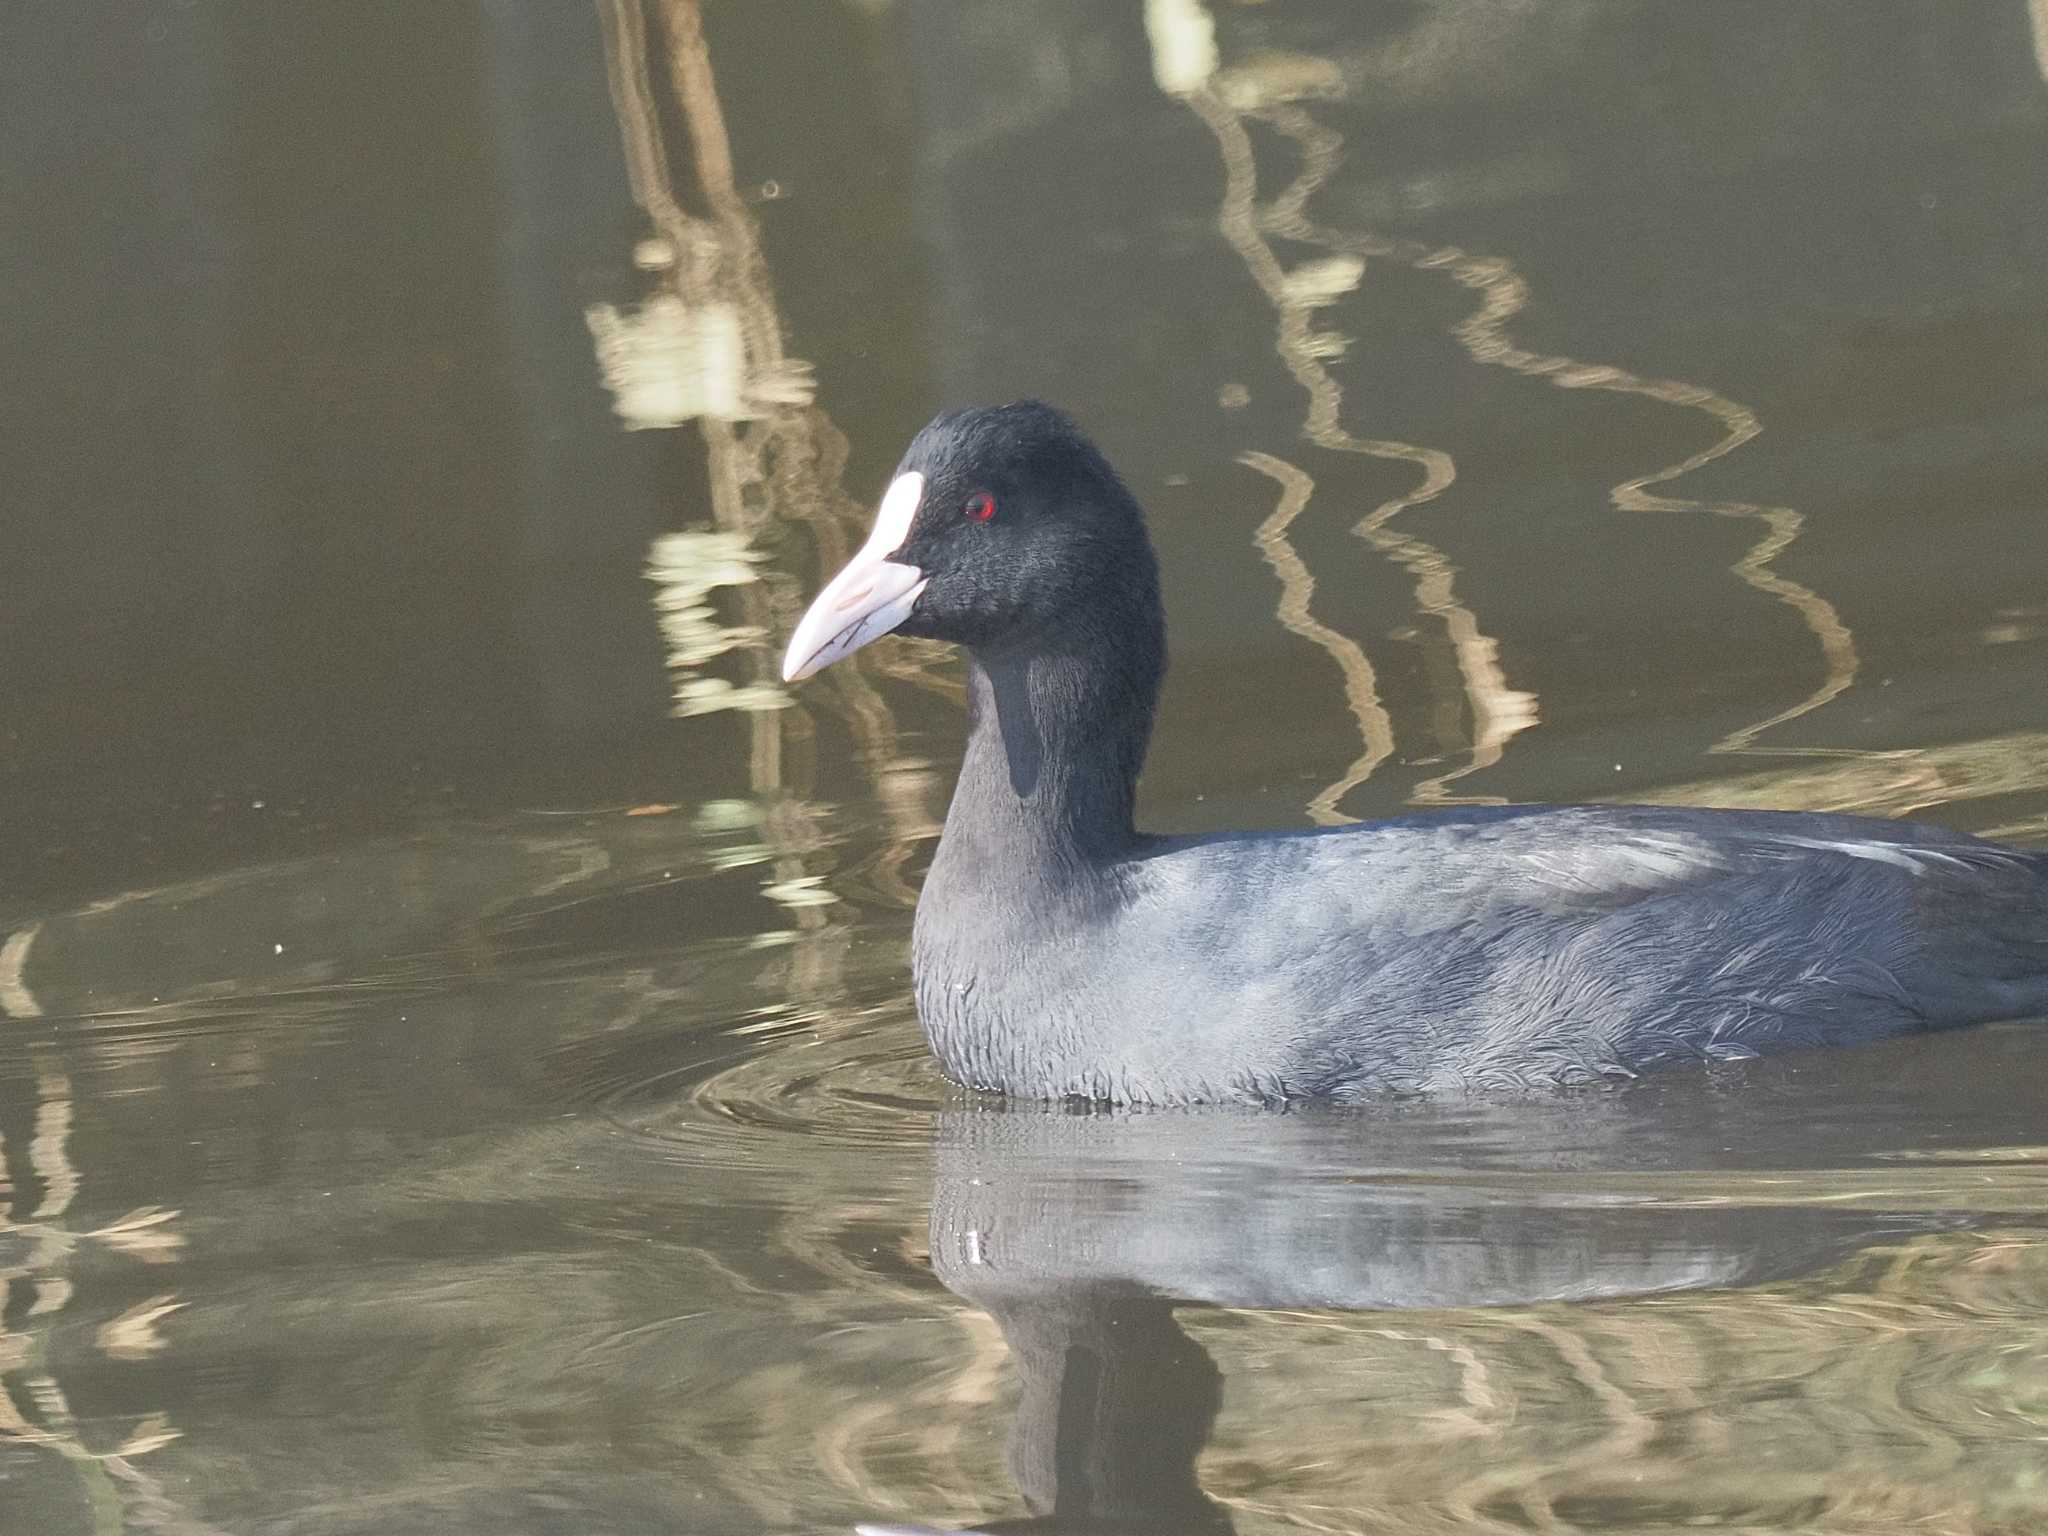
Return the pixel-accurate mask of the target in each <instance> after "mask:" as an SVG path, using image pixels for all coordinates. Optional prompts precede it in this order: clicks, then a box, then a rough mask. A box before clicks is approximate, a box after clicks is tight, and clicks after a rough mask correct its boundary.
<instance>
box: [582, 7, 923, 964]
mask: <svg viewBox="0 0 2048 1536" xmlns="http://www.w3.org/2000/svg"><path fill="white" fill-rule="evenodd" d="M599 11H600V15H601V17H602V18H603V21H604V27H605V40H606V59H607V65H608V68H609V71H610V76H611V86H612V99H613V104H614V106H615V108H616V111H617V116H618V122H619V130H620V138H621V143H622V146H623V150H624V155H625V161H626V168H627V175H628V180H629V183H630V185H631V187H632V190H633V196H634V199H635V201H636V202H637V203H638V204H639V205H640V207H641V208H642V210H643V211H644V212H645V213H646V215H647V217H648V219H649V221H650V222H651V223H652V225H653V226H654V231H655V233H654V235H653V236H652V237H651V238H648V239H644V240H642V241H641V243H640V245H639V246H638V247H637V248H636V262H637V264H638V265H639V266H640V268H641V269H642V270H643V271H645V272H646V273H647V274H648V278H649V282H650V284H651V285H652V288H651V291H650V293H649V295H648V297H647V299H646V300H645V301H644V302H643V303H642V304H641V305H640V306H639V307H638V308H637V309H635V310H632V311H629V312H628V311H620V310H618V309H615V308H611V307H599V308H596V309H593V310H592V311H591V312H590V314H589V316H588V318H589V321H590V326H591V334H592V337H593V341H594V343H595V345H596V348H597V354H598V360H599V365H600V368H601V369H602V371H603V373H604V376H605V379H606V382H607V384H608V385H609V387H610V388H611V390H612V394H613V399H614V402H615V406H616V409H617V410H618V412H619V414H620V416H621V417H622V418H624V419H625V420H626V421H627V422H628V424H629V425H633V426H641V427H676V426H680V425H682V424H684V423H686V422H694V423H695V424H696V426H697V429H698V431H699V432H700V433H701V435H702V437H703V440H704V444H705V448H706V457H707V461H708V465H709V491H710V513H711V517H710V526H709V527H700V528H695V529H687V530H682V531H679V532H676V533H673V534H669V535H665V536H664V537H662V538H661V539H659V540H657V541H656V542H655V544H654V545H653V547H652V548H651V550H650V551H649V556H648V568H647V574H648V576H649V578H650V579H651V580H652V581H653V582H654V584H655V588H656V595H655V600H654V601H655V611H656V615H657V618H658V620H659V622H660V624H661V628H662V635H663V639H664V641H665V644H666V649H667V653H668V662H669V669H670V676H671V679H672V684H673V690H674V699H675V711H676V713H677V714H679V715H707V714H714V713H719V712H724V711H732V712H734V713H736V714H737V715H739V716H740V717H741V718H742V719H743V720H744V728H745V730H746V732H747V737H748V780H749V787H750V789H751V790H752V792H753V794H754V795H755V796H756V797H757V798H759V799H760V800H761V801H762V802H763V805H764V813H763V827H762V830H763V835H764V837H765V839H766V841H767V842H768V843H769V844H770V845H771V846H772V847H773V848H774V849H775V851H776V857H775V858H774V859H773V860H772V862H771V866H770V868H769V869H768V870H766V871H765V872H764V878H763V881H762V889H763V892H764V893H765V894H766V895H767V896H768V897H769V899H770V900H772V901H775V902H776V903H778V904H779V905H780V906H782V907H783V909H784V910H785V911H787V912H788V913H789V914H790V921H791V925H792V927H793V928H794V929H795V930H796V931H797V932H798V933H800V934H804V935H811V936H822V935H823V934H824V933H825V932H826V931H827V930H828V929H829V928H830V927H831V926H832V920H831V918H830V916H829V914H828V910H827V909H828V908H829V907H830V906H831V904H832V903H833V902H834V901H835V900H836V899H837V898H836V896H835V895H834V892H833V890H832V889H831V888H830V887H828V886H827V885H826V884H825V882H824V880H823V878H822V877H821V876H819V875H818V874H817V873H816V872H815V871H814V870H813V869H812V868H811V867H810V865H811V862H812V860H813V858H814V856H815V855H816V854H818V853H819V851H820V850H822V849H823V848H824V847H825V845H826V834H825V832H824V829H823V827H822V825H821V824H820V820H819V815H818V812H817V810H816V809H815V808H814V807H813V806H812V805H811V804H810V802H809V789H810V784H811V781H812V777H813V766H814V762H813V757H814V743H815V736H816V727H815V724H814V722H813V720H812V717H811V715H810V713H809V711H808V710H807V709H804V708H800V707H796V706H795V705H794V704H793V701H792V700H791V698H790V695H789V694H788V692H787V691H786V690H785V689H784V688H783V686H782V683H781V680H780V678H779V677H778V676H777V673H776V666H775V655H774V649H775V648H774V645H773V643H772V642H773V639H774V637H776V636H778V635H782V634H786V633H787V632H788V630H789V628H790V627H791V625H792V624H793V623H794V621H795V618H796V614H797V610H798V608H799V606H800V596H801V588H800V585H799V582H798V581H797V579H796V577H795V575H794V574H793V573H791V572H789V571H788V570H786V569H783V568H782V567H781V566H780V565H778V563H777V562H775V561H774V560H772V559H771V557H770V555H771V549H772V548H773V547H774V545H775V543H776V536H777V535H778V534H779V533H780V532H781V531H782V530H783V529H785V528H787V527H788V526H789V525H790V524H792V523H794V524H797V525H799V526H802V527H803V528H805V529H806V530H807V532H808V533H809V535H810V543H811V545H812V548H813V549H814V550H815V551H816V555H817V563H818V566H819V567H820V568H821V569H824V570H829V569H831V568H834V567H836V566H837V565H839V564H840V563H842V562H843V561H844V560H845V558H846V557H847V555H848V554H849V553H850V550H851V548H852V544H853V543H854V542H857V534H856V532H855V531H856V530H858V529H859V528H860V527H861V525H862V524H863V523H864V522H865V519H866V516H867V512H866V509H865V508H864V507H862V506H860V505H859V504H858V503H856V502H855V501H854V500H853V498H852V497H850V496H849V495H848V494H847V492H846V490H845V487H844V485H843V475H844V471H845V467H846V459H847V443H846V439H845V436H844V434H842V433H841V432H840V431H839V430H838V428H837V427H836V426H835V425H834V424H833V423H832V421H831V418H830V417H829V416H827V415H826V414H825V412H824V411H823V410H821V409H820V408H819V407H818V406H817V405H816V404H815V402H814V398H813V396H814V386H813V382H812V378H811V370H810V367H809V365H808V364H806V363H804V362H802V361H800V360H798V359H795V358H792V357H790V356H789V355H788V353H787V352H786V350H785V347H784V340H783V329H782V321H781V316H780V313H779V311H778V309H777V305H776V299H775V292H774V286H773V282H772V277H771V274H770V272H769V270H768V266H767V262H766V260H765V258H764V256H763V254H762V251H761V245H760V237H759V231H758V229H757V227H756V225H755V221H754V218H753V215H752V213H751V212H750V210H749V209H748V207H747V204H746V200H745V199H744V198H743V197H742V195H741V194H740V192H739V190H738V188H737V186H736V185H735V183H734V179H733V163H732V150H731V145H730V143H729V141H728V138H727V134H726V127H725V121H724V117H723V114H722V112H721V109H720V106H719V100H718V92H717V82H716V79H715V76H714V73H713V69H712V63H711V55H710V49H709V47H708V45H707V43H706V40H705V36H704V30H703V20H702V15H701V12H700V7H699V5H698V3H697V0H660V3H659V4H657V5H655V6H654V7H652V8H651V19H650V11H649V9H648V8H643V7H642V6H641V5H639V4H637V3H634V0H605V3H603V4H601V5H600V7H599ZM657 54H659V55H660V56H661V57H662V60H663V62H664V63H665V74H666V89H667V92H668V95H669V99H670V101H672V103H673V106H674V112H675V116H676V118H677V120H678V121H680V123H681V125H682V130H683V136H684V138H685V140H686V141H687V151H688V154H689V156H690V168H691V172H692V176H691V181H692V184H693V185H694V186H695V187H696V188H697V189H698V195H699V196H700V197H701V198H702V201H703V204H704V211H703V212H695V211H692V210H690V209H687V208H685V207H684V205H683V201H682V199H681V197H679V196H678V194H677V192H676V190H675V180H674V178H673V176H672V174H671V171H670V167H669V159H668V151H667V148H666V143H665V138H664V128H663V115H662V112H661V110H660V108H659V106H658V100H659V98H660V97H661V94H662V91H663V84H662V74H663V70H662V68H661V67H660V65H658V64H657V62H656V60H657ZM714 663H720V664H721V665H722V668H723V670H719V671H714V670H712V666H713V664H714ZM931 667H932V654H931V652H930V651H929V650H923V651H920V650H916V649H913V648H911V647H910V646H908V645H907V644H898V645H895V646H879V647H874V648H872V649H871V650H869V651H867V652H863V653H862V655H861V656H860V657H858V658H854V659H852V660H851V661H849V662H848V663H847V664H843V665H841V666H839V667H836V668H834V669H833V674H832V676H831V677H830V678H829V679H827V680H826V681H825V682H824V683H823V684H822V685H821V686H819V687H818V688H815V689H813V690H811V691H810V692H809V693H808V694H807V698H809V699H822V700H823V701H824V702H825V703H826V705H827V707H829V708H831V709H832V710H834V711H835V712H836V713H837V714H839V715H840V716H841V717H842V718H843V719H844V720H845V722H846V724H847V726H848V728H849V729H850V731H851V733H852V735H853V738H854V742H855V749H856V755H857V758H858V761H859V763H860V765H861V767H862V769H863V771H864V772H865V773H866V774H867V776H868V778H869V780H870V782H871V783H872V784H873V785H874V786H875V788H876V794H875V797H874V799H875V803H876V804H878V805H879V806H880V807H881V809H882V812H883V814H884V816H885V817H886V818H887V820H888V824H889V829H890V839H889V844H888V847H887V848H886V849H885V850H884V852H882V853H881V854H879V855H878V856H876V857H875V858H874V859H873V860H871V861H870V862H869V865H868V867H867V869H866V871H865V878H866V882H867V884H868V885H869V886H870V887H872V888H873V889H875V890H876V891H878V892H879V893H880V894H882V895H883V896H884V897H885V899H888V900H891V901H894V902H897V903H899V904H903V905H908V904H909V903H910V902H911V900H912V899H913V897H912V893H911V891H910V890H909V888H908V885H907V883H906V881H905V880H904V878H903V874H902V869H903V866H904V864H905V862H906V861H907V860H908V858H909V855H910V852H911V849H912V847H913V846H914V844H915V843H916V842H917V841H918V840H919V839H923V838H928V837H931V836H933V835H935V833H936V831H937V820H936V817H935V816H934V814H933V813H932V812H931V811H930V809H929V808H928V801H927V796H926V791H927V790H928V789H930V788H931V787H932V784H931V776H930V775H928V774H923V773H921V771H920V770H921V768H922V765H921V764H918V763H916V762H914V761H911V760H908V759H906V758H904V756H903V754H902V752H901V749H900V747H899V745H898V739H897V738H898V732H897V726H896V721H895V718H894V714H893V712H892V710H891V709H890V707H889V705H888V704H887V702H886V701H885V700H884V699H883V698H882V696H881V694H880V692H879V691H878V690H877V688H876V686H875V679H876V678H879V677H891V678H895V679H899V680H902V681H907V682H910V683H913V684H916V685H919V686H922V687H925V688H927V689H930V690H932V691H935V692H938V693H940V694H942V695H946V696H957V695H956V694H955V692H954V685H953V684H951V683H950V682H949V681H948V680H946V679H944V678H942V677H940V676H938V675H937V674H936V673H934V672H933V671H932V670H931ZM728 670H737V671H738V672H739V673H740V676H739V677H738V678H737V679H735V678H733V677H731V676H728V675H725V673H726V671H728ZM841 953H842V951H841V948H840V947H839V946H837V945H835V944H830V943H818V944H806V945H805V946H803V948H802V950H801V952H800V953H799V955H798V957H797V962H796V966H795V971H794V973H793V974H794V976H795V977H796V981H795V987H796V990H797V991H798V992H799V993H801V994H802V995H804V996H805V997H807V998H810V999H812V1000H819V999H822V998H824V997H826V996H828V995H831V994H833V993H835V992H836V991H837V990H838V980H839V970H840V967H839V959H838V957H839V956H840V955H841Z"/></svg>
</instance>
